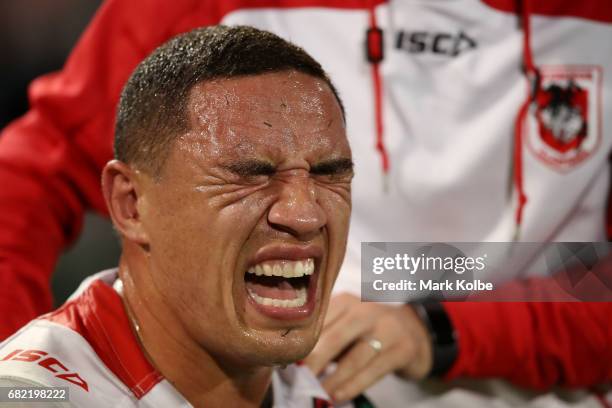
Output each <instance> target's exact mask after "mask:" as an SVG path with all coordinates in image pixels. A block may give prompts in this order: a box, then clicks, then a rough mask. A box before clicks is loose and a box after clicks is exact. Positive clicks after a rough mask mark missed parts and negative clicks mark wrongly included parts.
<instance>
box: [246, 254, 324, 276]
mask: <svg viewBox="0 0 612 408" xmlns="http://www.w3.org/2000/svg"><path fill="white" fill-rule="evenodd" d="M247 272H249V273H254V274H255V275H257V276H260V275H265V276H282V277H283V278H299V277H301V276H304V275H312V274H313V272H314V259H312V258H308V259H304V260H302V261H273V262H262V263H260V264H257V265H253V266H251V267H250V268H249V270H248V271H247Z"/></svg>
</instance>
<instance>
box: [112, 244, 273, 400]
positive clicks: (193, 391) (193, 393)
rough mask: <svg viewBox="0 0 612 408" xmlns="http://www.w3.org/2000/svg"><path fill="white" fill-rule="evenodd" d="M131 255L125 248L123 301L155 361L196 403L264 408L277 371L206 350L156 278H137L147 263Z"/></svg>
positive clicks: (186, 395)
mask: <svg viewBox="0 0 612 408" xmlns="http://www.w3.org/2000/svg"><path fill="white" fill-rule="evenodd" d="M126 258H127V257H126V254H125V248H124V255H123V256H122V258H121V261H120V264H119V276H120V278H121V280H122V281H123V294H122V297H123V303H124V305H125V308H126V310H127V313H128V315H129V316H130V320H131V321H132V326H133V327H134V331H135V333H136V336H137V337H138V340H139V341H140V345H141V348H142V349H143V352H144V353H145V355H146V356H147V358H148V359H149V361H150V362H151V364H152V365H153V366H154V367H155V368H156V369H157V370H158V371H159V372H160V373H161V374H162V375H163V376H164V377H165V378H166V379H167V380H168V381H169V382H170V383H171V384H172V385H173V386H174V387H175V388H176V389H177V390H178V391H179V392H180V393H181V394H182V395H183V397H184V398H185V399H187V400H188V401H189V402H190V403H191V404H192V405H193V406H194V407H211V406H238V407H259V406H260V405H261V404H262V401H263V400H264V398H265V396H266V391H267V389H268V388H269V386H270V382H271V375H272V369H271V368H269V367H235V366H229V365H228V364H225V362H223V361H219V359H217V358H215V357H214V356H213V355H211V354H210V353H209V352H207V350H205V349H204V348H203V347H202V346H200V345H199V344H198V343H197V342H196V341H195V340H194V339H193V338H192V337H191V336H189V333H188V332H187V331H186V330H185V327H184V326H183V325H182V324H181V323H180V320H179V319H177V318H176V317H175V316H174V315H173V312H172V311H171V310H168V308H166V307H164V303H163V300H162V299H161V298H160V297H159V294H158V293H157V292H156V291H155V288H154V285H153V284H152V283H151V280H150V279H138V277H139V276H146V275H143V274H142V272H143V271H144V272H146V270H144V268H146V263H145V262H134V261H132V260H130V261H127V260H126ZM143 258H144V256H143ZM137 260H138V258H137ZM143 261H144V259H143ZM139 272H141V274H139ZM136 288H137V289H136Z"/></svg>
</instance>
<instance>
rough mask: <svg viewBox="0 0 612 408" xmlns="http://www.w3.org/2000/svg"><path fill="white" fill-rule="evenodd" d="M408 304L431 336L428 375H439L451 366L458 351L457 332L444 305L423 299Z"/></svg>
mask: <svg viewBox="0 0 612 408" xmlns="http://www.w3.org/2000/svg"><path fill="white" fill-rule="evenodd" d="M410 305H411V306H412V307H413V308H414V311H415V312H416V314H417V315H418V316H419V318H420V319H421V321H422V322H423V324H424V325H425V327H427V330H428V331H429V335H430V338H431V343H432V344H431V346H432V347H431V349H432V354H433V355H432V366H431V371H430V372H429V375H428V377H441V376H443V375H444V374H446V372H447V371H448V370H449V369H450V368H451V367H452V366H453V364H454V363H455V360H456V359H457V354H458V353H459V343H458V339H457V333H455V329H454V327H453V323H452V322H451V320H450V318H449V317H448V314H447V313H446V310H445V309H444V306H442V304H441V303H440V302H437V301H432V300H425V301H420V302H412V303H410Z"/></svg>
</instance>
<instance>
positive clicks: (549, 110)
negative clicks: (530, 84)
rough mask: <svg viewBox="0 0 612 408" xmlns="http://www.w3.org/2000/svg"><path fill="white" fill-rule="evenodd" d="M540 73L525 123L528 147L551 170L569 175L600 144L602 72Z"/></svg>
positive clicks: (554, 69) (558, 69) (560, 69)
mask: <svg viewBox="0 0 612 408" xmlns="http://www.w3.org/2000/svg"><path fill="white" fill-rule="evenodd" d="M540 73H541V83H540V87H539V90H538V91H537V93H536V95H535V100H534V102H533V103H532V105H531V108H530V114H529V119H528V121H527V146H528V147H529V149H530V150H531V151H532V152H533V153H534V154H535V155H536V156H537V157H539V158H540V159H541V160H542V161H543V162H545V163H546V164H548V165H549V166H551V167H552V168H554V169H556V170H559V171H568V170H570V169H572V168H574V167H575V166H577V165H578V164H579V163H581V162H583V161H584V160H585V159H587V158H588V157H590V156H591V155H592V154H593V153H594V152H595V151H596V150H597V148H598V147H599V144H600V142H601V81H602V69H601V67H597V66H586V65H576V66H541V67H540Z"/></svg>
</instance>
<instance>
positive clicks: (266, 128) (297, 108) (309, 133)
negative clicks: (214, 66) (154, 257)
mask: <svg viewBox="0 0 612 408" xmlns="http://www.w3.org/2000/svg"><path fill="white" fill-rule="evenodd" d="M186 108H187V116H188V120H189V125H190V129H191V133H192V134H194V133H195V134H198V135H200V136H201V137H202V142H203V143H205V144H207V145H209V146H210V145H212V146H214V149H212V150H211V151H209V152H210V153H214V152H215V151H218V152H219V153H222V152H223V151H234V152H236V153H247V150H255V149H256V150H258V151H260V152H261V151H268V152H270V153H271V154H274V152H277V153H278V154H282V153H283V152H282V151H304V150H305V149H308V150H312V149H315V148H319V149H327V150H329V149H332V150H333V149H335V147H337V145H338V144H339V143H344V142H345V140H343V139H345V134H344V121H343V118H342V113H341V111H340V107H339V104H338V102H337V101H336V98H335V96H334V94H333V93H332V91H331V89H330V88H329V86H328V85H327V84H326V83H325V82H324V81H322V80H320V79H318V78H315V77H312V76H310V75H306V74H302V73H299V72H294V71H289V72H278V73H270V74H264V75H255V76H245V77H238V78H230V79H219V80H214V81H207V82H203V83H200V84H198V85H196V86H195V87H194V88H193V89H192V91H191V93H190V95H189V97H188V100H187V106H186ZM212 146H211V147H212ZM241 150H242V151H241ZM285 153H286V152H285Z"/></svg>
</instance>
